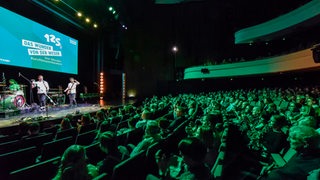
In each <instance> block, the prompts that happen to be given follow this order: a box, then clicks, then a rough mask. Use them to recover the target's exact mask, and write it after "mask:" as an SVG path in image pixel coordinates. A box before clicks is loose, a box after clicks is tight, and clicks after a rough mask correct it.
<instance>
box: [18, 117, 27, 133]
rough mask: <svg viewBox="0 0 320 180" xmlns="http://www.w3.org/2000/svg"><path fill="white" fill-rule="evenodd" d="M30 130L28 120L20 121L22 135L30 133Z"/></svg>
mask: <svg viewBox="0 0 320 180" xmlns="http://www.w3.org/2000/svg"><path fill="white" fill-rule="evenodd" d="M28 130H29V123H28V122H25V121H23V122H21V123H19V131H18V134H19V135H20V136H25V135H27V134H28Z"/></svg>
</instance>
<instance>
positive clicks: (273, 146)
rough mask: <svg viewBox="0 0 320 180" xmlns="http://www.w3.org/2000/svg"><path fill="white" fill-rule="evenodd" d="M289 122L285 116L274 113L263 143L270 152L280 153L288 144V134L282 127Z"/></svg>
mask: <svg viewBox="0 0 320 180" xmlns="http://www.w3.org/2000/svg"><path fill="white" fill-rule="evenodd" d="M286 124H287V122H286V119H285V117H284V116H280V115H273V116H272V117H271V119H270V122H269V126H270V129H269V130H268V131H267V132H266V133H265V134H264V135H263V137H262V144H263V145H264V147H265V148H266V150H267V152H269V153H279V152H280V151H281V150H282V149H283V148H285V146H286V145H287V143H286V141H287V136H286V135H285V134H284V133H283V132H282V130H281V129H282V127H284V126H285V125H286Z"/></svg>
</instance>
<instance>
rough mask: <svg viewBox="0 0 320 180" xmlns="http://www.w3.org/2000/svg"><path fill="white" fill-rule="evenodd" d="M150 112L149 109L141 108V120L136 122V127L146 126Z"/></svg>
mask: <svg viewBox="0 0 320 180" xmlns="http://www.w3.org/2000/svg"><path fill="white" fill-rule="evenodd" d="M151 115H152V113H151V112H150V111H149V110H146V109H145V110H143V111H142V113H141V120H139V121H138V122H137V123H136V128H140V127H146V125H147V122H148V120H150V118H151Z"/></svg>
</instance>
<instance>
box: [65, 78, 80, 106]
mask: <svg viewBox="0 0 320 180" xmlns="http://www.w3.org/2000/svg"><path fill="white" fill-rule="evenodd" d="M69 80H70V82H69V83H68V87H67V88H66V89H65V90H64V92H66V93H67V95H68V96H69V102H70V106H73V105H75V106H77V101H76V94H77V86H78V85H79V84H80V82H79V81H77V80H75V79H74V78H73V77H70V78H69Z"/></svg>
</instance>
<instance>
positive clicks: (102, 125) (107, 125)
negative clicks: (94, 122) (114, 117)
mask: <svg viewBox="0 0 320 180" xmlns="http://www.w3.org/2000/svg"><path fill="white" fill-rule="evenodd" d="M110 126H111V124H110V123H109V122H108V121H102V122H101V123H100V126H99V133H103V132H106V131H108V130H109V129H110Z"/></svg>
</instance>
